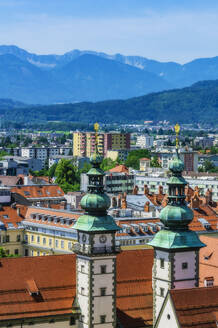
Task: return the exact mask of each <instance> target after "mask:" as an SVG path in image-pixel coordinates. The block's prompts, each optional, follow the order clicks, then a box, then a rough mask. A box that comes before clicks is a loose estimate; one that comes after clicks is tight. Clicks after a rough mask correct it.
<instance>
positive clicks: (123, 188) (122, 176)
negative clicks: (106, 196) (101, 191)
mask: <svg viewBox="0 0 218 328" xmlns="http://www.w3.org/2000/svg"><path fill="white" fill-rule="evenodd" d="M80 178H81V184H80V189H81V191H83V192H86V191H87V189H88V176H87V175H86V174H85V173H82V174H81V177H80ZM104 187H105V190H106V191H107V192H108V193H112V194H118V193H122V192H126V193H131V192H132V191H133V187H134V175H133V174H130V173H129V172H128V170H127V168H126V167H125V166H124V165H118V166H116V167H115V168H113V169H111V170H109V171H108V172H106V174H105V176H104Z"/></svg>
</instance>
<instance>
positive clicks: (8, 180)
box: [0, 175, 23, 187]
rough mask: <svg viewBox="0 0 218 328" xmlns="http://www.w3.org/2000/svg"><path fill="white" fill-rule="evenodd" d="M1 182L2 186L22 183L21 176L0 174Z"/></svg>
mask: <svg viewBox="0 0 218 328" xmlns="http://www.w3.org/2000/svg"><path fill="white" fill-rule="evenodd" d="M0 181H1V184H2V185H4V186H9V187H11V186H16V185H23V178H22V177H21V176H10V175H0Z"/></svg>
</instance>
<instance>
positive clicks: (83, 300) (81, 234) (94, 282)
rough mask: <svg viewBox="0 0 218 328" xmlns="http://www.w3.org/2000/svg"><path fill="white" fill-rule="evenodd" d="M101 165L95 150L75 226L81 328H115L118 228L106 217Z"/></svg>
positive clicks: (108, 203) (105, 199) (108, 200)
mask: <svg viewBox="0 0 218 328" xmlns="http://www.w3.org/2000/svg"><path fill="white" fill-rule="evenodd" d="M101 162H102V157H101V156H100V155H99V154H98V152H97V147H96V151H95V153H94V154H93V155H92V157H91V163H92V165H93V167H92V168H91V169H90V171H89V172H88V173H87V175H88V177H89V185H88V193H87V194H86V195H85V196H84V197H83V198H82V200H81V206H82V208H83V209H84V210H85V214H84V215H83V216H81V217H80V218H79V219H78V220H77V223H76V225H75V229H77V231H78V242H77V243H76V244H75V245H74V252H75V253H76V254H77V266H76V274H77V304H78V305H79V307H80V311H81V316H80V327H83V328H91V327H93V328H94V327H96V328H103V327H104V328H105V327H107V328H112V327H116V255H117V253H118V252H119V250H120V248H119V246H116V244H115V233H116V231H118V230H119V229H120V228H119V227H118V226H117V225H116V223H115V221H114V219H113V218H112V217H111V216H109V215H107V209H108V208H109V207H110V199H109V197H108V196H107V195H106V194H105V193H104V187H103V176H104V172H103V171H102V170H101V169H100V164H101Z"/></svg>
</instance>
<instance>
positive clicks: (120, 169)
mask: <svg viewBox="0 0 218 328" xmlns="http://www.w3.org/2000/svg"><path fill="white" fill-rule="evenodd" d="M109 172H110V173H127V174H128V173H129V169H128V167H126V166H125V165H123V164H122V165H117V166H115V167H114V168H113V169H110V170H109Z"/></svg>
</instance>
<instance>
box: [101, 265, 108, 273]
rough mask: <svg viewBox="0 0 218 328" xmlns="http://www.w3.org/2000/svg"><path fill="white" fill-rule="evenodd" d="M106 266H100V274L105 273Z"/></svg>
mask: <svg viewBox="0 0 218 328" xmlns="http://www.w3.org/2000/svg"><path fill="white" fill-rule="evenodd" d="M106 268H107V266H106V265H101V273H106Z"/></svg>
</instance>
